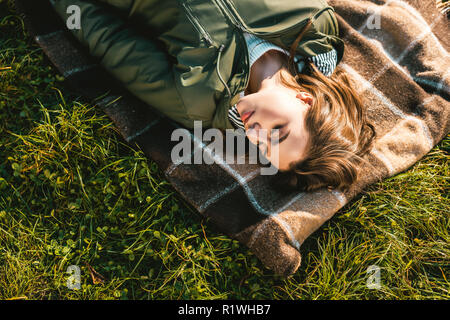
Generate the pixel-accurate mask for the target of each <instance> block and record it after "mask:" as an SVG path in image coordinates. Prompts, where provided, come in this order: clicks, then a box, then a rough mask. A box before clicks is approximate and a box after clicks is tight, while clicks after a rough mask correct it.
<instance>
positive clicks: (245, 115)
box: [241, 111, 254, 124]
mask: <svg viewBox="0 0 450 320" xmlns="http://www.w3.org/2000/svg"><path fill="white" fill-rule="evenodd" d="M253 112H254V111H246V112H244V113H243V114H242V115H241V120H242V122H243V123H244V124H245V123H246V122H247V121H248V119H250V117H251V116H252V115H253Z"/></svg>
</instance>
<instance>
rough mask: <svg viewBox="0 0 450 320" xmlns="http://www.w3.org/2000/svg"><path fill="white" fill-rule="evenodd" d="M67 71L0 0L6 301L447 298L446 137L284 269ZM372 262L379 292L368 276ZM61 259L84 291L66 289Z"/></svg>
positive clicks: (336, 220) (345, 212) (351, 208)
mask: <svg viewBox="0 0 450 320" xmlns="http://www.w3.org/2000/svg"><path fill="white" fill-rule="evenodd" d="M62 80H63V79H62V78H61V77H60V76H58V75H57V73H56V71H55V70H53V69H52V68H51V67H50V66H49V64H48V63H47V62H46V60H45V58H44V55H43V53H42V51H41V50H40V49H39V47H37V46H36V45H35V44H34V43H33V42H32V40H31V39H30V38H29V37H28V36H27V35H26V32H25V31H24V29H23V23H22V21H21V20H20V19H19V17H17V16H16V15H15V14H14V12H13V11H12V9H11V8H9V7H8V5H7V3H6V2H5V1H2V0H0V298H1V299H224V298H228V299H231V298H235V299H448V298H450V292H449V281H448V279H449V271H448V270H449V254H450V248H449V232H448V230H449V212H450V202H449V194H448V191H449V183H448V179H449V161H448V160H449V149H450V138H449V137H447V138H446V139H444V140H443V141H442V142H441V143H440V144H439V145H438V146H436V147H435V148H434V149H433V150H432V151H431V152H430V153H429V154H428V155H427V156H426V157H425V158H424V159H422V160H421V161H419V162H418V163H417V164H416V165H415V166H414V167H412V168H411V169H410V170H408V171H407V172H405V173H402V174H400V175H397V176H395V177H392V178H390V179H386V180H385V181H383V182H382V183H379V184H377V185H373V186H371V187H370V188H369V189H367V190H366V192H364V193H363V194H361V195H360V196H359V197H357V198H356V199H354V201H352V202H351V203H349V204H348V205H347V206H345V208H343V209H342V210H340V211H339V213H338V214H336V215H335V216H334V217H333V218H332V219H331V220H330V221H329V222H327V223H325V224H324V225H323V226H322V227H321V228H320V229H319V230H318V231H317V232H316V233H314V234H313V235H312V236H311V237H309V238H308V239H307V240H306V242H305V243H304V244H303V246H302V248H301V252H302V255H303V261H302V266H301V267H300V269H299V271H298V272H297V273H296V274H295V275H293V276H291V277H289V278H282V277H278V276H275V275H274V274H273V273H272V272H271V271H270V270H267V269H265V268H264V266H263V265H262V263H261V262H260V261H259V260H258V259H257V258H256V257H255V256H254V255H253V254H252V253H251V252H250V251H249V250H248V249H247V248H246V247H245V246H243V245H241V244H239V243H238V242H237V241H235V240H232V239H230V238H228V237H226V236H224V235H222V234H221V233H219V232H218V231H217V230H215V229H214V228H213V227H211V226H210V225H209V223H208V222H207V221H203V220H202V218H201V216H200V215H199V214H198V213H196V212H195V211H194V210H193V209H191V208H190V207H189V206H188V205H186V204H185V203H184V202H183V200H182V199H181V198H180V197H178V196H177V195H176V193H175V191H174V190H173V189H172V188H171V186H170V185H169V184H168V182H166V181H165V180H164V178H163V176H162V174H161V172H159V170H158V168H157V166H156V164H155V163H153V162H152V161H149V160H147V159H146V158H145V156H144V154H143V152H141V151H140V150H138V149H132V148H131V147H129V146H128V145H127V144H126V143H124V142H123V141H122V140H121V138H120V136H119V134H118V132H117V131H116V129H115V128H114V126H113V124H112V123H111V121H110V120H109V119H108V118H107V117H106V116H105V115H104V114H103V113H102V112H101V111H100V110H99V108H97V107H96V106H95V105H91V104H89V103H86V102H85V101H83V100H82V99H80V98H78V97H75V96H72V95H71V94H70V91H69V90H67V88H65V87H64V85H63V82H62ZM88 264H89V265H90V266H92V267H93V268H94V269H95V270H96V271H97V272H98V273H100V274H101V275H102V276H103V277H104V282H103V283H98V282H97V283H94V282H93V280H92V278H91V276H90V273H89V269H88V267H87V266H88ZM373 264H375V265H378V266H379V267H380V268H381V284H382V287H381V289H379V290H375V289H368V288H367V287H366V281H367V274H366V270H367V268H368V267H369V266H370V265H373ZM70 265H78V266H80V267H81V281H82V288H81V290H78V291H76V290H69V289H68V288H67V286H66V281H67V278H68V274H67V273H66V270H67V268H68V266H70Z"/></svg>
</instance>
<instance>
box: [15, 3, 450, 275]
mask: <svg viewBox="0 0 450 320" xmlns="http://www.w3.org/2000/svg"><path fill="white" fill-rule="evenodd" d="M329 2H330V5H332V6H334V7H335V9H336V13H337V16H338V21H339V24H340V30H341V37H342V38H343V39H344V40H345V42H346V51H345V55H344V59H343V61H342V63H341V64H340V67H341V68H344V69H345V70H346V71H347V72H348V74H349V75H350V77H351V78H352V79H353V80H354V82H355V86H356V88H357V90H358V91H359V93H360V94H361V95H363V96H364V97H365V100H366V105H367V108H368V114H369V117H370V120H371V121H372V123H373V124H374V125H375V128H376V131H377V134H378V138H377V140H376V142H375V145H374V147H373V149H372V150H371V152H370V153H369V154H368V155H367V156H366V157H365V158H364V159H365V160H366V161H365V162H364V163H363V164H361V166H360V168H359V171H360V175H359V177H360V178H359V179H358V180H357V181H356V182H355V183H354V184H353V185H352V187H351V188H350V189H349V190H348V191H346V192H345V193H342V192H339V191H337V190H328V189H322V190H318V191H315V192H294V191H293V192H290V193H289V192H280V191H277V189H275V188H274V187H273V185H272V179H271V177H270V176H265V175H261V174H260V168H259V166H258V165H250V164H244V165H243V164H239V165H238V164H234V165H233V164H228V163H226V162H225V160H224V159H222V158H219V157H218V156H214V160H215V163H214V164H212V165H207V164H200V165H187V164H183V163H173V162H172V161H171V156H170V155H171V150H172V148H173V147H174V146H175V144H176V143H175V142H172V141H171V133H172V132H173V130H174V129H176V128H177V125H176V124H175V123H173V122H171V121H169V120H167V119H165V118H159V117H158V116H156V115H155V114H153V113H151V112H150V111H149V108H148V107H147V106H146V105H144V104H143V103H142V102H141V101H139V100H138V99H136V98H135V97H133V96H131V95H130V94H129V93H127V92H125V91H124V90H123V89H122V88H121V87H120V85H118V84H117V83H115V80H114V79H112V78H111V76H109V75H108V74H107V73H106V72H105V71H104V70H103V69H102V68H101V67H100V66H98V65H97V64H95V63H94V62H92V61H91V59H90V57H89V56H87V55H86V52H85V51H84V49H83V48H81V47H79V45H78V43H77V42H76V41H75V40H74V39H73V38H72V37H71V35H70V34H69V32H67V31H66V30H65V27H64V25H63V24H62V22H61V21H59V19H58V17H57V16H56V15H55V14H54V13H53V11H52V9H51V6H50V5H49V3H48V0H16V7H17V9H18V11H19V12H20V13H22V15H23V17H24V20H25V23H26V25H27V27H28V30H29V32H30V34H31V35H32V36H33V37H34V39H35V41H36V42H37V43H38V44H39V45H40V46H41V47H42V49H43V50H44V52H45V54H46V55H47V56H48V57H49V59H50V61H51V62H52V63H53V64H54V65H55V66H56V68H57V69H58V70H59V71H60V72H61V73H62V74H63V75H64V77H65V78H66V81H67V82H68V83H69V84H70V85H71V87H72V88H73V89H74V90H75V91H76V92H78V93H80V94H82V95H83V96H84V97H86V98H87V99H91V100H92V101H94V103H96V104H97V105H98V106H99V107H100V108H102V109H103V110H104V112H105V113H106V114H107V115H108V116H109V117H110V118H111V119H112V121H113V122H114V123H115V125H116V127H117V129H118V130H119V132H120V133H121V135H122V136H123V138H124V139H125V140H126V141H127V142H129V143H130V144H133V145H134V144H137V145H138V146H139V147H140V148H141V149H142V150H143V151H144V152H145V153H146V155H147V156H148V157H149V158H151V159H153V160H154V161H155V162H157V163H158V165H159V167H160V169H161V170H162V171H163V172H164V173H165V177H166V178H167V180H168V181H169V182H170V183H171V184H172V185H173V187H174V188H175V189H176V190H177V191H178V192H179V194H180V195H181V196H182V197H183V198H184V199H185V200H186V201H188V202H189V203H190V204H191V205H192V206H193V207H195V208H196V209H197V211H198V212H199V213H200V214H201V215H203V216H204V217H206V218H208V219H209V221H210V223H213V224H214V225H216V226H217V227H218V228H219V229H220V230H221V231H222V232H224V233H225V234H227V235H229V236H231V237H233V238H235V239H238V240H239V241H240V242H242V243H244V244H245V245H247V246H248V247H249V248H250V250H252V251H253V252H254V253H255V254H256V255H257V256H258V257H259V259H260V260H261V261H262V262H263V263H264V264H265V265H266V266H267V267H268V268H270V269H272V270H273V271H274V272H276V273H278V274H284V275H289V274H292V273H294V272H295V271H296V270H297V268H298V267H299V265H300V262H301V254H300V246H301V244H302V243H303V242H304V240H305V239H306V238H307V237H308V236H309V235H311V233H313V232H314V231H315V230H317V229H318V228H319V227H320V226H321V225H322V224H323V223H324V222H325V221H327V220H328V219H330V218H331V217H332V216H333V215H334V214H335V213H336V212H337V211H338V210H339V209H340V208H341V207H343V206H344V205H345V204H346V203H347V202H348V201H350V200H351V199H352V198H353V197H355V196H356V195H357V194H358V193H360V192H361V191H362V190H363V188H365V187H366V186H368V185H369V184H372V183H374V182H377V181H380V180H381V179H383V178H386V177H389V176H392V175H395V174H397V173H399V172H401V171H403V170H406V169H407V168H409V167H410V166H412V165H413V164H414V163H415V162H417V161H418V160H419V159H421V158H422V157H423V156H424V155H425V154H427V153H428V152H429V151H430V150H431V149H432V148H433V147H434V146H435V145H436V144H437V143H439V141H440V140H442V139H443V138H444V137H445V136H446V135H447V134H448V133H449V131H450V130H449V129H450V121H449V120H450V117H449V112H450V103H449V97H450V59H449V54H448V49H449V47H450V38H449V37H448V34H449V32H450V30H449V24H448V18H447V16H446V15H445V14H443V13H442V12H440V11H439V9H438V8H437V7H436V2H435V0H404V1H400V0H371V1H360V0H333V1H329ZM194 143H195V146H196V148H200V149H203V151H204V152H205V154H210V150H209V149H208V147H207V145H206V143H203V141H201V140H195V141H194Z"/></svg>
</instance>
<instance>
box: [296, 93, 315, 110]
mask: <svg viewBox="0 0 450 320" xmlns="http://www.w3.org/2000/svg"><path fill="white" fill-rule="evenodd" d="M295 97H296V98H297V99H300V100H302V101H303V102H304V103H306V104H309V105H310V106H311V105H312V103H313V101H314V97H313V96H312V95H311V94H309V93H308V92H304V91H301V92H299V93H297V95H296V96H295Z"/></svg>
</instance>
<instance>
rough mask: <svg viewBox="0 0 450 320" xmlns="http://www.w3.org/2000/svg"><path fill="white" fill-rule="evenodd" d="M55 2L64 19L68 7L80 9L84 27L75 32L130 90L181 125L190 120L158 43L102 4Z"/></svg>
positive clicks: (79, 0) (74, 0)
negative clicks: (139, 32)
mask: <svg viewBox="0 0 450 320" xmlns="http://www.w3.org/2000/svg"><path fill="white" fill-rule="evenodd" d="M53 4H54V8H55V10H56V11H57V13H58V14H59V15H60V16H61V18H62V19H63V20H64V21H66V20H67V19H68V18H69V16H70V14H68V13H67V8H68V7H69V6H71V5H76V6H78V7H79V8H80V9H81V28H79V29H74V30H72V32H73V34H74V35H75V37H76V38H77V39H78V40H79V41H80V42H81V43H82V44H83V45H85V46H86V47H87V48H88V50H89V53H90V54H91V56H93V57H95V58H97V59H98V60H99V63H100V64H101V65H102V66H103V67H104V68H105V69H106V70H107V71H108V72H109V73H111V74H112V75H113V76H114V77H116V78H117V79H118V80H119V81H120V82H121V83H122V84H123V85H124V86H125V87H126V88H127V89H128V90H129V91H130V92H131V93H133V94H134V95H136V96H137V97H138V98H140V99H141V100H143V101H145V102H146V103H148V104H149V105H150V106H152V107H153V108H155V109H156V110H157V111H159V112H160V113H162V114H163V115H166V116H168V117H170V118H172V119H174V120H176V121H178V122H180V123H181V124H185V123H190V122H191V120H190V119H188V117H187V116H186V112H185V107H184V105H183V102H182V100H181V98H180V96H179V94H178V92H177V89H176V86H175V84H174V75H173V68H172V65H171V63H170V62H169V60H168V56H167V53H166V52H165V51H164V50H163V49H162V48H161V47H160V45H159V44H157V43H156V42H155V41H152V40H151V39H149V38H147V37H144V36H142V35H140V34H138V33H137V32H136V31H134V29H133V28H130V27H129V26H128V25H127V24H126V21H125V20H123V19H122V18H120V17H119V16H117V15H116V14H115V13H114V12H112V11H109V10H107V9H108V8H106V7H105V6H102V5H101V4H97V3H95V2H91V1H88V0H55V1H53Z"/></svg>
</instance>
